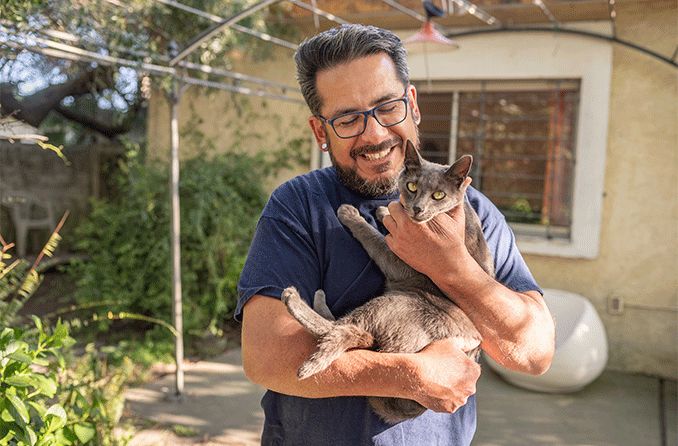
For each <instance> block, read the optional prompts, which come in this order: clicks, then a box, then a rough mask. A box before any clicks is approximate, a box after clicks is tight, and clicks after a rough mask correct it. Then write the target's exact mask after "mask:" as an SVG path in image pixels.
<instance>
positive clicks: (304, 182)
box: [266, 168, 336, 209]
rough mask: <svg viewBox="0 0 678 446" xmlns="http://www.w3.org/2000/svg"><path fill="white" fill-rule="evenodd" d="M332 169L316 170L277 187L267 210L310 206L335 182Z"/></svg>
mask: <svg viewBox="0 0 678 446" xmlns="http://www.w3.org/2000/svg"><path fill="white" fill-rule="evenodd" d="M335 178H336V175H335V174H334V170H333V169H332V168H324V169H317V170H313V171H311V172H308V173H305V174H303V175H298V176H296V177H294V178H292V179H290V180H288V181H285V182H284V183H282V184H281V185H280V186H278V187H277V188H276V189H275V190H274V191H273V192H272V193H271V197H270V198H269V202H268V204H267V206H266V208H267V209H271V208H272V209H276V208H278V209H279V208H285V209H289V208H297V209H298V208H299V207H300V206H301V207H305V206H309V205H312V204H313V203H314V202H315V201H317V200H318V196H321V195H323V194H324V192H325V191H327V190H331V189H332V188H333V184H334V183H335V182H336V179H335Z"/></svg>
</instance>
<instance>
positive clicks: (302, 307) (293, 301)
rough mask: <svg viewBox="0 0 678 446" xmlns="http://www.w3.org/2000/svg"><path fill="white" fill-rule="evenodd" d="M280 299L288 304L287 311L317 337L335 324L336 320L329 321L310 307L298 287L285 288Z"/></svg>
mask: <svg viewBox="0 0 678 446" xmlns="http://www.w3.org/2000/svg"><path fill="white" fill-rule="evenodd" d="M280 299H281V300H282V301H283V303H284V304H285V305H286V306H287V311H288V312H289V313H290V314H291V315H292V317H294V318H295V319H296V320H297V321H298V322H299V323H300V324H301V325H303V326H304V328H306V330H308V331H309V332H310V333H311V334H312V335H313V336H315V337H316V338H319V337H321V336H323V335H325V334H326V333H327V332H329V331H330V330H331V329H332V327H333V326H334V322H332V321H328V320H327V319H325V318H323V317H322V316H321V315H319V314H318V313H316V312H315V311H314V310H313V308H311V307H309V306H308V304H307V303H306V302H304V300H303V299H302V298H301V296H300V295H299V292H298V291H297V289H296V288H294V287H289V288H285V289H284V290H283V292H282V294H281V295H280Z"/></svg>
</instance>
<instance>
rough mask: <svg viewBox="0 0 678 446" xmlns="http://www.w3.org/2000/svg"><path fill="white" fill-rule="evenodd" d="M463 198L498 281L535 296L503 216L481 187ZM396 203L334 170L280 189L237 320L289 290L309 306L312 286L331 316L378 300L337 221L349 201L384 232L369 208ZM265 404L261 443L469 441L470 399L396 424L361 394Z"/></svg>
mask: <svg viewBox="0 0 678 446" xmlns="http://www.w3.org/2000/svg"><path fill="white" fill-rule="evenodd" d="M466 196H467V199H468V200H469V202H470V203H471V206H472V207H473V208H474V209H475V210H476V212H477V213H478V216H479V217H480V221H481V222H482V227H483V233H484V235H485V238H486V239H487V243H488V245H489V248H490V252H492V254H493V257H494V264H495V270H496V278H497V280H498V281H499V282H501V283H503V284H504V285H506V286H507V287H508V288H510V289H512V290H514V291H529V290H538V291H541V290H540V289H539V287H538V286H537V284H536V283H535V280H534V278H533V277H532V274H531V273H530V271H529V270H528V268H527V266H526V265H525V262H524V261H523V258H522V257H521V255H520V253H519V252H518V249H517V248H516V245H515V240H514V237H513V233H512V232H511V230H510V228H509V227H508V225H507V224H506V221H505V219H504V216H503V215H502V214H501V213H500V212H499V210H498V209H497V208H496V207H495V206H494V205H493V204H492V203H491V202H490V201H489V200H488V199H487V198H486V197H485V196H484V195H482V194H481V193H480V192H478V191H477V190H475V189H473V188H471V187H469V188H468V190H467V193H466ZM397 199H398V196H397V194H394V195H391V196H387V197H383V198H379V199H366V198H364V197H363V196H362V195H360V194H358V193H356V192H353V191H352V190H350V189H348V188H347V187H345V186H344V185H343V184H342V183H341V182H340V181H339V180H338V178H337V175H336V171H335V170H334V168H333V167H328V168H325V169H320V170H314V171H312V172H310V173H308V174H305V175H302V176H299V177H296V178H294V179H292V180H290V181H288V182H286V183H285V184H283V185H282V186H280V187H279V188H278V189H276V190H275V191H274V192H273V194H272V195H271V198H270V199H269V201H268V203H267V204H266V207H265V208H264V210H263V212H262V215H261V218H260V220H259V223H258V225H257V229H256V233H255V235H254V239H253V240H252V245H251V246H250V251H249V254H248V257H247V261H246V263H245V267H244V268H243V271H242V274H241V276H240V282H239V283H238V292H239V295H240V298H239V301H238V305H237V308H236V311H235V317H236V319H237V320H241V319H242V309H243V306H244V305H245V303H246V302H247V301H248V300H249V299H250V298H251V297H252V296H254V295H256V294H260V295H264V296H270V297H273V298H277V299H280V294H281V293H282V291H283V289H285V288H287V287H288V286H295V287H297V289H298V290H299V293H300V294H301V296H302V297H303V298H304V299H306V301H307V302H308V303H309V304H311V300H312V298H313V294H314V293H315V291H316V290H318V289H322V290H324V291H325V294H326V299H327V305H328V306H329V308H330V310H331V311H332V314H333V315H335V316H336V317H341V316H342V315H344V314H346V313H347V312H349V311H351V310H352V309H353V308H356V307H358V306H360V305H362V304H363V303H365V302H366V301H367V300H369V299H370V298H373V297H375V296H378V295H380V294H381V293H382V292H383V287H384V276H383V274H382V273H381V271H380V270H379V268H378V267H377V266H376V264H375V263H374V262H373V261H372V260H371V259H370V258H369V256H368V255H367V253H366V252H365V250H364V249H363V248H362V246H361V245H360V243H359V242H358V241H357V240H356V239H354V238H353V236H352V235H351V234H350V232H349V231H348V229H346V228H345V227H344V226H343V225H342V224H341V222H339V219H338V218H337V216H336V210H337V208H338V207H339V206H340V205H341V204H344V203H348V204H352V205H353V206H355V207H356V208H358V210H359V211H360V214H361V215H362V216H364V217H365V218H366V219H367V221H368V222H369V223H370V224H372V225H374V226H376V227H378V228H379V230H380V231H381V232H382V233H385V232H386V231H385V229H384V227H383V226H382V225H381V223H377V221H376V218H375V210H376V209H377V207H379V206H386V205H387V204H388V203H390V202H391V201H394V200H397ZM261 405H262V407H263V409H264V414H265V416H266V419H265V423H264V432H263V436H262V444H263V445H265V446H268V445H294V446H296V445H299V446H302V445H303V446H306V445H337V446H340V445H345V446H359V445H378V446H382V445H383V446H387V445H388V446H391V445H402V446H411V445H420V444H421V445H439V446H444V445H450V446H453V445H454V446H460V445H468V444H470V443H471V439H472V438H473V434H474V432H475V428H476V407H475V397H474V396H473V397H471V398H469V399H468V402H467V404H466V405H465V406H463V407H462V408H460V409H459V410H458V411H457V412H455V413H454V414H444V413H436V412H433V411H430V410H428V411H426V412H424V413H423V414H422V415H420V416H419V417H416V418H414V419H410V420H407V421H403V422H401V423H398V424H396V425H389V424H386V423H384V422H383V421H381V420H380V419H379V418H378V417H377V416H376V415H375V414H374V413H373V412H372V411H371V410H370V407H369V405H368V404H367V399H366V398H364V397H338V398H320V399H309V398H300V397H295V396H289V395H284V394H280V393H277V392H272V391H270V390H269V391H267V392H266V394H265V395H264V397H263V399H262V402H261Z"/></svg>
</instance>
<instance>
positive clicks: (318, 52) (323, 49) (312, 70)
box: [294, 24, 410, 115]
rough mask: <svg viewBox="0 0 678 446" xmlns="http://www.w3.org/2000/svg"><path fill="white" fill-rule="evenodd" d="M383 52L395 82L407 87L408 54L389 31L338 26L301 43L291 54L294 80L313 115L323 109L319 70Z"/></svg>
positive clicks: (375, 28) (368, 27) (369, 27)
mask: <svg viewBox="0 0 678 446" xmlns="http://www.w3.org/2000/svg"><path fill="white" fill-rule="evenodd" d="M377 53H386V54H387V55H388V56H389V57H390V58H391V60H392V61H393V64H394V65H395V69H396V74H397V76H398V79H400V81H401V82H402V83H403V86H407V84H408V83H409V81H410V75H409V72H408V68H407V51H406V50H405V48H404V47H403V43H402V42H401V40H400V38H398V36H396V35H395V34H393V33H392V32H391V31H388V30H385V29H381V28H377V27H374V26H369V25H357V24H349V25H341V26H338V27H336V28H332V29H329V30H327V31H323V32H321V33H320V34H317V35H315V36H313V37H311V38H309V39H306V40H304V41H303V42H302V43H301V44H300V45H299V48H298V49H297V52H296V53H295V55H294V60H295V62H296V64H297V81H298V82H299V86H300V87H301V93H302V94H303V95H304V99H305V100H306V104H307V105H308V108H310V109H311V113H313V114H314V115H318V114H320V107H321V106H322V103H321V100H320V95H318V91H317V89H316V75H317V73H318V72H319V71H322V70H325V69H328V68H332V67H334V66H336V65H339V64H342V63H345V62H349V61H352V60H354V59H358V58H360V57H365V56H370V55H373V54H377Z"/></svg>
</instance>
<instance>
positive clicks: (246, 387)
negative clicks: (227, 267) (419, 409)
mask: <svg viewBox="0 0 678 446" xmlns="http://www.w3.org/2000/svg"><path fill="white" fill-rule="evenodd" d="M170 370H171V368H169V369H167V371H170ZM185 380H186V393H187V396H186V398H185V400H184V401H182V402H170V401H168V400H167V398H166V395H167V394H168V393H171V391H172V390H171V389H173V383H174V375H173V374H172V373H167V374H165V375H163V376H161V377H160V378H158V379H157V380H154V381H153V382H149V383H147V384H146V385H144V386H142V387H139V388H133V389H130V390H128V392H127V409H128V411H129V412H131V413H132V414H134V416H136V417H139V418H141V419H145V420H150V421H152V422H153V423H154V427H152V428H149V429H143V430H141V431H139V432H138V434H137V435H136V436H135V437H134V438H133V440H132V441H131V443H130V445H131V446H150V445H154V446H156V445H172V446H174V445H179V446H181V445H191V444H201V445H232V446H235V445H241V446H249V445H257V444H259V435H260V430H261V424H262V421H263V415H262V412H261V409H260V407H259V399H260V398H261V395H262V394H263V389H262V388H260V387H258V386H255V385H253V384H252V383H250V382H249V381H247V379H246V378H245V377H244V375H243V373H242V368H241V367H240V351H239V350H237V349H236V350H231V351H230V352H228V353H226V354H224V355H221V356H219V357H217V358H214V359H211V360H209V361H199V362H194V363H189V364H187V366H186V376H185ZM677 401H678V390H677V388H676V382H675V381H667V380H660V379H657V378H653V377H647V376H639V375H627V374H623V373H619V372H611V371H609V372H605V373H604V374H603V375H602V376H601V377H600V378H599V379H598V380H596V381H595V382H594V383H592V384H591V385H590V386H588V387H587V388H585V389H584V390H582V391H580V392H577V393H574V394H567V395H549V394H542V393H536V392H530V391H527V390H522V389H519V388H517V387H514V386H512V385H509V384H507V383H505V382H504V381H502V380H501V378H499V377H498V376H497V375H496V374H495V373H494V372H493V371H492V370H491V369H490V368H489V367H484V371H483V375H482V377H481V379H480V381H479V384H478V432H477V434H476V438H475V440H474V442H473V445H474V446H531V445H558V446H568V445H571V446H575V445H576V446H636V445H637V446H652V445H656V446H666V445H675V444H678V435H677V433H676V430H677V428H678V412H677V409H676V406H677ZM173 425H181V426H186V427H189V428H192V430H194V431H195V432H196V435H195V436H192V437H179V436H177V435H175V434H174V433H173V432H172V429H171V427H172V426H173Z"/></svg>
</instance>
